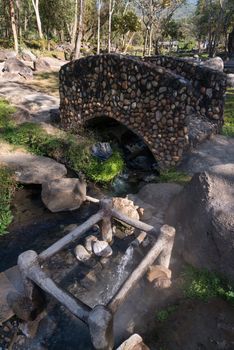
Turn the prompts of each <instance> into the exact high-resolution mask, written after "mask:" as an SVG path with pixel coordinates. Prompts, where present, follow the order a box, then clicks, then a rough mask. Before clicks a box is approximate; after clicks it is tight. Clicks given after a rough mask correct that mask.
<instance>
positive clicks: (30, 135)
mask: <svg viewBox="0 0 234 350" xmlns="http://www.w3.org/2000/svg"><path fill="white" fill-rule="evenodd" d="M1 137H2V139H4V140H5V141H7V142H9V143H10V144H13V145H16V146H24V147H25V148H26V149H27V150H28V151H30V152H32V153H34V154H37V155H42V156H49V157H51V158H54V159H56V160H57V161H60V162H62V163H65V164H67V165H69V166H70V167H71V168H72V169H73V170H75V171H76V172H83V173H84V174H85V175H86V177H87V178H89V179H90V180H92V181H95V182H110V181H111V180H112V179H113V178H114V177H115V176H116V175H118V174H119V173H120V172H121V171H122V170H123V167H124V162H123V158H122V156H121V154H120V152H119V151H118V150H114V152H113V155H112V156H111V157H110V158H109V159H108V160H106V161H101V160H99V159H97V158H95V157H93V156H92V155H91V152H90V148H91V146H92V144H94V143H95V142H96V139H95V138H94V136H92V135H86V136H84V137H82V139H80V140H79V139H78V138H77V137H75V136H74V135H67V134H66V137H56V136H53V135H49V134H47V133H46V132H45V131H44V130H43V128H42V127H41V126H40V125H38V124H35V123H28V122H27V123H23V124H20V125H17V126H16V125H15V126H8V127H7V128H5V130H4V132H3V133H2V135H1Z"/></svg>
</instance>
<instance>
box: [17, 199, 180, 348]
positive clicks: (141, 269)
mask: <svg viewBox="0 0 234 350" xmlns="http://www.w3.org/2000/svg"><path fill="white" fill-rule="evenodd" d="M87 199H88V198H87ZM90 199H91V201H93V202H95V203H97V201H98V200H96V199H93V200H92V197H89V200H90ZM112 218H116V219H118V220H121V221H123V222H125V223H127V224H128V225H131V226H133V227H135V228H137V229H140V230H141V231H142V232H141V233H140V235H139V240H138V241H139V242H141V241H142V240H143V239H144V238H145V236H146V234H147V233H154V234H158V231H157V230H155V228H154V227H153V226H151V225H148V224H145V223H144V222H141V221H139V220H134V219H131V218H129V217H128V216H126V215H124V214H122V213H120V212H119V211H117V210H116V209H114V208H113V205H112V201H111V200H102V201H100V210H99V211H98V212H97V213H96V214H95V215H92V216H91V217H90V218H89V219H88V220H87V221H86V222H84V223H83V224H81V225H80V226H79V227H77V228H76V229H75V230H73V231H72V232H70V233H69V234H67V235H66V236H64V237H63V238H61V239H60V240H58V241H57V242H56V243H54V244H53V245H52V246H50V247H49V248H47V249H46V250H45V251H43V252H42V253H41V254H39V255H37V253H36V252H34V251H26V252H24V253H22V254H21V255H20V256H19V258H18V266H19V269H20V271H21V274H22V278H23V282H24V284H25V294H26V295H27V296H28V298H31V297H32V294H33V293H32V291H33V287H34V286H35V284H36V285H37V286H39V287H40V288H41V289H42V290H44V291H45V292H47V293H49V294H50V295H52V296H53V297H54V298H55V299H57V300H58V301H59V302H60V303H61V304H62V305H64V306H65V307H66V308H67V309H68V310H70V312H71V313H72V314H74V315H75V316H76V317H78V318H79V319H81V320H82V321H84V322H85V323H87V324H88V325H89V328H90V332H91V338H92V342H93V345H94V347H95V348H96V349H99V350H106V349H108V350H109V349H112V348H113V339H112V338H113V337H112V336H111V337H108V334H110V332H111V334H112V333H113V329H110V328H111V327H113V326H112V323H113V322H112V318H113V315H114V313H115V312H116V311H117V309H118V307H119V306H120V305H121V304H122V303H123V302H124V301H125V299H126V298H127V296H128V295H129V293H130V292H131V290H132V288H134V286H135V285H136V284H137V283H138V281H139V280H140V278H141V277H142V276H143V275H144V274H145V273H146V272H147V270H148V269H149V267H150V266H151V265H152V264H153V263H154V261H155V260H156V259H157V258H159V264H160V265H162V266H164V267H165V268H168V267H169V263H170V257H171V252H172V248H173V242H174V236H175V229H174V228H173V227H171V226H168V225H163V226H162V227H161V229H160V234H159V236H158V239H157V241H156V243H155V244H154V245H153V247H152V248H151V249H150V250H149V252H148V253H147V255H146V256H145V258H144V259H143V260H142V261H141V262H140V264H139V265H138V266H137V267H136V269H135V270H134V271H133V272H132V273H131V274H130V276H129V277H128V278H127V279H126V281H125V282H124V283H123V285H122V286H121V287H120V288H119V290H118V291H117V293H116V294H115V295H114V296H113V298H112V300H111V301H110V302H109V304H108V305H106V306H103V305H102V306H101V305H100V307H99V306H98V305H97V306H96V307H95V312H94V309H93V310H92V309H91V308H90V307H89V306H88V305H86V304H84V303H83V302H81V301H80V300H78V299H77V298H75V297H73V296H72V295H71V294H69V293H68V292H65V291H63V290H62V289H61V288H59V287H58V286H57V285H56V283H54V281H53V280H52V279H51V278H49V277H48V275H47V274H46V273H45V272H44V271H43V270H42V268H41V267H40V263H41V262H43V261H44V260H45V259H48V258H49V257H51V256H53V255H54V254H56V253H57V252H59V251H60V250H61V249H63V248H64V247H66V246H67V245H68V244H69V243H70V242H72V241H74V240H76V239H78V238H80V237H82V236H83V235H84V233H85V232H87V231H88V230H89V229H90V228H91V227H92V226H93V225H95V224H97V223H99V222H100V226H101V233H102V238H103V239H104V240H107V241H109V242H110V241H112V227H111V219H112ZM98 310H100V311H98ZM99 312H100V315H99ZM94 314H95V315H94ZM103 314H105V317H104V319H105V320H106V321H105V322H104V320H103ZM94 316H95V317H94ZM98 319H102V320H103V322H104V323H103V322H102V326H101V327H99V325H98V324H97V323H96V322H98V321H96V320H98ZM97 329H100V331H98V332H96V330H97ZM97 344H105V346H104V345H103V347H102V346H99V345H97ZM106 344H109V345H106Z"/></svg>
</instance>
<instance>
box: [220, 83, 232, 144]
mask: <svg viewBox="0 0 234 350" xmlns="http://www.w3.org/2000/svg"><path fill="white" fill-rule="evenodd" d="M222 133H223V135H225V136H231V137H234V88H230V89H228V90H227V94H226V102H225V107H224V126H223V130H222Z"/></svg>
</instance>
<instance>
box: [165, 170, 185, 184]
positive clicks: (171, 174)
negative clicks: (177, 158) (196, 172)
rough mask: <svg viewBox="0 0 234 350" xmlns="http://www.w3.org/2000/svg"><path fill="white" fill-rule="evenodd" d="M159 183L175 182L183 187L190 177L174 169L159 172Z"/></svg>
mask: <svg viewBox="0 0 234 350" xmlns="http://www.w3.org/2000/svg"><path fill="white" fill-rule="evenodd" d="M159 178H160V182H175V183H178V184H180V185H185V184H186V183H188V182H189V181H190V180H191V176H189V175H187V174H186V173H184V172H182V171H177V170H176V169H169V170H164V171H161V172H160V176H159Z"/></svg>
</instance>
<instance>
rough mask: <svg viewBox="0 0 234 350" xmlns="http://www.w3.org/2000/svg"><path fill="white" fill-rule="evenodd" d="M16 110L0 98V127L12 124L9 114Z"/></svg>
mask: <svg viewBox="0 0 234 350" xmlns="http://www.w3.org/2000/svg"><path fill="white" fill-rule="evenodd" d="M15 111H16V109H15V107H13V106H11V105H10V104H9V103H8V102H7V101H6V100H3V99H1V98H0V129H2V128H6V127H8V126H10V125H12V121H11V115H12V113H14V112H15Z"/></svg>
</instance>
